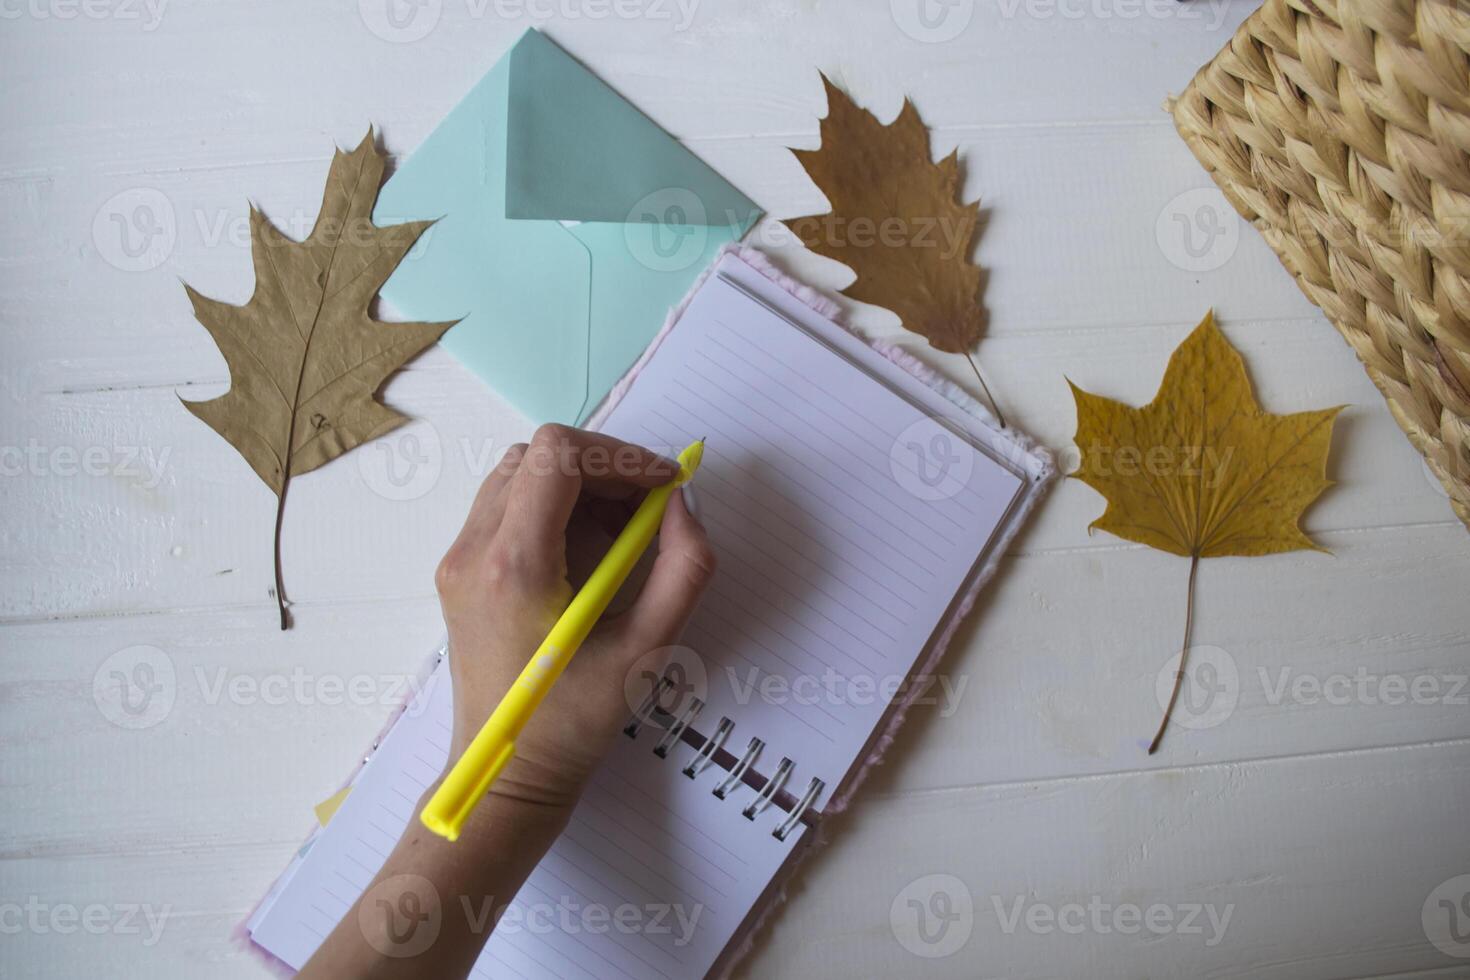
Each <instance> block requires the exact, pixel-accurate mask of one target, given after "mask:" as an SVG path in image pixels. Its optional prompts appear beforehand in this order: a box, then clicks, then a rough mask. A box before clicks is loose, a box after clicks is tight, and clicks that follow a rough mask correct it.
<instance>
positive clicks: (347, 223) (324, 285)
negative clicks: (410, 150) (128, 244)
mask: <svg viewBox="0 0 1470 980" xmlns="http://www.w3.org/2000/svg"><path fill="white" fill-rule="evenodd" d="M383 165H384V156H383V154H381V153H379V152H378V150H377V147H376V145H375V144H374V138H373V131H372V130H371V129H369V130H368V133H367V135H366V136H364V137H363V140H362V142H361V143H359V144H358V146H357V148H356V149H355V150H353V151H352V152H351V153H343V152H342V151H341V150H336V151H334V153H333V156H332V165H331V169H330V170H329V171H328V172H327V186H326V191H325V193H324V194H323V196H322V206H321V210H320V212H319V213H318V214H317V220H316V224H315V225H314V226H313V227H312V230H311V234H310V235H309V236H307V238H306V240H305V241H302V242H296V241H293V240H291V239H289V238H287V237H286V236H285V235H283V234H281V233H280V232H279V231H278V230H276V228H275V227H274V226H272V225H271V223H270V222H269V221H268V220H267V219H266V217H265V215H264V214H262V213H261V212H260V211H259V210H258V209H257V208H255V207H254V205H252V206H251V208H250V240H251V256H252V258H253V260H254V266H255V292H254V294H253V295H252V296H251V297H250V300H249V302H247V303H246V304H245V305H243V306H232V305H230V304H228V303H221V302H219V301H218V300H213V299H210V298H208V297H206V296H203V295H200V294H199V293H198V292H196V291H195V290H194V289H192V288H191V287H189V286H188V285H187V284H185V286H184V289H185V290H186V291H187V292H188V294H189V300H190V302H192V303H193V304H194V315H195V317H197V318H198V320H199V322H200V323H202V324H203V325H204V327H205V329H207V330H208V331H209V335H210V336H211V337H213V338H214V342H215V344H216V345H217V346H218V347H219V351H220V353H221V354H223V355H224V358H225V362H226V363H227V364H228V365H229V368H230V390H229V391H227V392H225V393H224V394H223V395H221V396H219V397H218V398H214V399H211V400H209V401H202V402H184V403H183V404H184V407H185V408H187V409H188V410H189V411H190V412H192V413H193V414H194V415H195V416H197V417H198V418H199V419H201V420H202V421H203V422H205V423H206V424H207V425H208V426H209V427H210V428H212V429H214V431H215V432H217V433H219V434H220V436H222V437H223V438H224V439H225V441H227V442H228V443H229V444H230V445H232V446H234V447H235V449H236V450H238V451H239V453H240V455H241V456H243V457H245V461H246V462H248V463H249V464H250V466H251V468H252V469H254V470H255V473H256V475H257V476H259V477H260V478H261V480H263V481H264V482H265V485H266V486H268V487H270V488H271V490H273V491H274V492H275V494H276V497H277V506H276V530H275V573H276V603H277V605H278V606H279V608H280V613H281V629H286V627H287V625H288V619H287V616H286V600H285V595H284V589H283V587H282V581H281V578H282V576H281V519H282V516H283V515H284V513H285V507H286V489H287V487H288V486H289V484H290V481H291V478H292V477H293V476H300V475H301V474H302V473H307V472H310V471H311V470H314V469H316V468H317V467H319V466H321V465H322V464H324V463H327V462H329V461H331V460H333V459H335V458H337V457H338V456H340V455H342V454H343V453H345V452H347V451H348V450H350V449H352V448H353V447H354V446H358V445H361V444H362V443H364V442H367V441H368V440H371V439H375V438H377V437H378V436H380V435H382V434H383V433H385V432H388V431H390V430H392V429H394V428H397V427H398V426H400V425H402V424H403V423H404V422H406V421H408V419H407V417H406V416H404V415H402V414H400V413H398V412H396V411H394V410H393V409H391V408H388V407H387V406H386V405H384V404H383V403H382V402H380V401H378V400H377V397H376V392H377V390H378V388H379V387H380V386H381V385H382V383H383V381H384V380H386V379H387V377H388V375H390V374H392V373H393V372H394V371H396V370H397V369H398V368H400V367H402V366H403V364H404V362H406V361H407V360H408V359H409V358H411V357H413V356H414V355H416V354H418V353H419V352H421V351H422V350H424V348H426V347H428V346H429V345H430V344H432V343H434V342H435V341H436V340H438V339H439V337H440V336H441V335H443V333H444V332H445V331H446V330H448V329H449V328H450V327H451V326H453V325H454V324H453V323H384V322H381V321H378V320H374V319H373V318H372V316H371V315H370V314H369V312H368V308H369V304H370V303H371V302H372V299H373V297H374V296H376V295H377V293H378V289H379V288H380V287H381V286H382V284H383V282H384V281H385V280H386V279H387V278H388V276H389V275H390V274H391V273H392V272H393V270H394V269H395V268H396V267H397V266H398V263H399V261H400V260H402V258H403V256H404V255H405V254H406V253H407V252H408V250H409V249H410V248H411V247H413V243H414V242H415V241H416V240H417V239H418V237H419V235H420V234H422V233H423V231H424V229H425V228H427V227H428V226H429V225H430V224H431V223H432V222H428V221H415V222H409V223H407V224H401V225H392V226H389V227H386V228H379V227H377V226H376V225H374V224H373V220H372V212H373V205H374V203H375V202H376V201H377V199H378V186H379V184H380V183H381V182H382V179H383ZM181 400H182V399H181Z"/></svg>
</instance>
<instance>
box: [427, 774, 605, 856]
mask: <svg viewBox="0 0 1470 980" xmlns="http://www.w3.org/2000/svg"><path fill="white" fill-rule="evenodd" d="M440 782H442V777H441V779H440V780H439V781H436V782H435V783H434V784H432V785H431V786H430V787H429V788H428V790H427V791H426V792H425V793H424V795H423V797H422V798H421V799H420V800H419V806H418V810H417V811H415V812H416V813H418V812H422V810H423V807H424V804H426V803H427V802H428V801H429V798H430V797H431V796H433V794H434V792H435V790H437V789H438V788H439V783H440ZM517 786H518V784H517V783H516V782H510V783H506V782H505V781H504V780H501V779H497V780H496V782H495V785H494V786H492V787H491V788H490V790H489V791H488V792H487V793H486V794H485V795H484V797H483V798H481V800H480V802H479V804H477V805H476V806H475V808H474V810H473V811H472V812H471V813H470V815H469V816H468V817H466V818H465V821H464V825H463V826H462V827H461V828H460V836H459V840H458V841H456V842H455V846H456V847H457V848H469V849H473V850H475V851H479V852H484V853H487V854H504V853H507V849H513V850H519V849H522V848H536V849H539V850H545V849H546V848H549V847H550V846H551V844H552V842H553V841H555V840H556V838H557V837H558V836H560V835H561V832H562V831H563V830H565V829H566V826H567V823H568V821H570V820H571V816H572V810H573V808H574V807H575V806H576V799H575V798H570V799H567V800H557V799H548V798H544V794H541V795H538V794H524V793H520V792H518V791H517ZM415 822H418V821H417V817H416V818H415ZM420 826H422V824H420ZM424 831H425V833H429V831H428V830H427V828H424Z"/></svg>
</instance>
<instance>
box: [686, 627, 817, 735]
mask: <svg viewBox="0 0 1470 980" xmlns="http://www.w3.org/2000/svg"><path fill="white" fill-rule="evenodd" d="M689 625H690V626H691V627H693V628H694V629H696V630H698V631H699V632H701V633H703V634H704V635H705V636H708V637H710V638H711V639H712V640H714V641H715V643H716V644H718V645H719V646H721V647H722V648H723V649H725V650H727V651H729V652H730V653H733V654H735V655H736V656H738V657H740V658H741V659H742V660H745V661H746V662H747V663H750V658H748V657H746V656H745V655H744V654H742V653H741V652H740V648H739V647H736V646H733V645H731V644H730V643H728V642H726V641H724V640H721V639H720V638H719V637H718V636H717V635H716V634H715V633H713V632H711V631H710V629H709V627H707V626H705V625H704V624H702V623H699V622H697V621H695V622H691V623H690V624H689ZM750 666H751V669H752V670H754V671H755V672H756V674H757V675H759V674H761V673H764V674H765V675H766V676H767V677H777V678H781V679H783V680H785V681H786V682H787V686H788V687H789V686H790V682H791V680H792V679H791V678H788V677H786V676H785V675H784V674H777V673H775V672H774V671H770V670H765V669H764V668H762V667H761V666H760V665H759V664H756V663H751V664H750ZM799 676H809V675H799ZM833 676H834V677H836V676H840V675H838V674H837V673H836V671H834V672H833ZM758 683H759V681H757V684H758ZM754 686H755V685H752V687H754ZM736 700H737V701H738V700H739V699H738V698H737V699H736ZM768 703H770V704H771V705H772V707H775V708H779V709H780V710H782V711H784V712H785V713H786V714H788V715H790V716H791V717H792V719H794V720H795V721H797V722H799V723H800V724H802V725H805V726H806V727H807V728H810V729H811V730H812V732H813V733H814V734H817V735H820V736H822V737H823V738H825V739H826V740H827V741H829V742H832V743H834V744H835V743H836V741H837V740H836V739H834V738H833V737H832V736H831V735H830V734H828V733H827V732H824V731H822V729H820V728H818V727H817V726H816V725H813V724H812V723H811V720H810V719H808V718H806V717H805V716H804V715H802V714H801V713H800V712H798V711H795V710H793V709H792V708H791V707H790V706H789V705H787V704H785V703H784V702H781V701H775V702H768ZM803 707H811V708H815V709H816V710H817V711H819V712H821V713H822V715H823V716H825V717H827V718H830V719H831V720H832V721H833V722H835V723H836V724H837V727H838V728H839V729H841V728H843V727H845V726H844V725H843V722H842V719H841V718H838V717H837V716H836V715H834V714H832V713H831V712H830V711H828V710H827V709H826V708H825V707H823V706H822V705H821V704H819V703H814V704H810V705H803Z"/></svg>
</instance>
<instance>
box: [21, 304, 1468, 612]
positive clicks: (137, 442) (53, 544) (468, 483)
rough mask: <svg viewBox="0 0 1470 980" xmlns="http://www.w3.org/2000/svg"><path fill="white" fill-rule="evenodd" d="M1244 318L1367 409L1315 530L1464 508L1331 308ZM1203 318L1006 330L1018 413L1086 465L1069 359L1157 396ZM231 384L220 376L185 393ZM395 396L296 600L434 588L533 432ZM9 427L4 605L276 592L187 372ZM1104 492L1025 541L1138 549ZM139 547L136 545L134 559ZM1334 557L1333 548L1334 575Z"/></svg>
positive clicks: (471, 394)
mask: <svg viewBox="0 0 1470 980" xmlns="http://www.w3.org/2000/svg"><path fill="white" fill-rule="evenodd" d="M1227 329H1228V330H1229V333H1230V335H1231V337H1232V338H1233V339H1234V340H1235V342H1236V343H1237V344H1238V345H1239V346H1240V347H1241V349H1242V351H1243V352H1244V354H1245V356H1246V358H1247V361H1248V362H1249V363H1250V364H1251V365H1252V367H1253V369H1254V374H1255V377H1256V379H1257V381H1258V383H1259V388H1260V390H1261V396H1262V399H1263V401H1264V403H1265V404H1266V405H1268V406H1269V407H1271V408H1273V409H1276V410H1280V411H1296V410H1301V409H1306V408H1309V407H1315V406H1325V405H1333V404H1344V403H1346V404H1350V405H1352V406H1353V407H1352V408H1351V409H1349V410H1348V411H1347V412H1346V413H1345V414H1344V417H1343V418H1342V420H1341V421H1340V422H1339V425H1340V426H1341V427H1342V432H1341V433H1340V434H1339V436H1338V438H1337V440H1336V444H1335V456H1334V460H1333V473H1332V475H1333V477H1334V478H1335V479H1337V480H1339V481H1340V485H1339V486H1338V487H1336V488H1334V489H1333V490H1331V491H1329V492H1328V494H1327V495H1326V497H1325V498H1324V499H1323V501H1322V502H1321V504H1320V505H1318V506H1317V507H1316V508H1314V509H1313V510H1312V511H1310V512H1309V515H1308V527H1309V528H1311V529H1313V530H1317V531H1328V530H1349V529H1355V528H1363V527H1372V526H1377V525H1383V524H1392V525H1404V524H1421V523H1436V524H1443V523H1444V522H1447V521H1450V520H1452V517H1451V513H1450V510H1449V506H1448V501H1447V500H1446V498H1445V497H1444V495H1443V491H1442V490H1441V489H1440V488H1439V485H1438V484H1437V483H1436V482H1435V481H1433V480H1432V479H1431V478H1430V477H1429V475H1428V474H1427V472H1426V470H1425V469H1424V466H1423V463H1422V461H1421V460H1420V458H1419V456H1418V454H1417V453H1416V452H1415V451H1414V450H1413V449H1412V448H1411V447H1410V446H1409V445H1408V443H1407V442H1406V441H1405V440H1404V438H1403V435H1402V433H1401V432H1400V431H1399V429H1398V427H1397V426H1396V425H1395V424H1394V423H1393V421H1392V419H1391V418H1390V417H1389V415H1388V412H1387V409H1386V408H1385V407H1384V405H1383V403H1382V400H1381V399H1380V398H1379V396H1378V394H1377V392H1376V391H1375V390H1374V389H1373V388H1372V386H1371V384H1370V383H1369V382H1368V381H1367V379H1366V377H1365V376H1364V375H1363V374H1362V373H1361V372H1360V371H1359V370H1358V368H1357V367H1356V364H1355V362H1354V361H1353V358H1352V355H1351V352H1350V351H1348V349H1347V348H1346V346H1345V345H1342V344H1341V342H1340V341H1339V340H1338V338H1337V337H1336V336H1335V335H1334V334H1333V333H1332V331H1331V330H1330V329H1329V328H1327V327H1326V325H1325V324H1322V323H1316V324H1305V325H1298V324H1280V323H1267V324H1246V325H1243V326H1237V325H1234V324H1230V325H1227ZM1188 330H1189V325H1188V324H1170V325H1168V326H1159V327H1152V328H1137V329H1133V330H1122V329H1118V330H1108V331H1102V332H1099V331H1066V332H1057V333H1041V334H1019V335H1014V336H1011V337H1007V338H1002V339H998V340H996V341H993V342H991V343H990V344H989V345H987V346H986V348H985V350H984V356H985V358H986V364H987V367H988V368H989V369H990V370H991V372H992V374H993V375H994V378H995V388H996V390H998V391H1000V392H1002V393H1003V397H1004V398H1005V399H1006V407H1007V411H1008V412H1009V413H1010V415H1011V416H1012V417H1014V418H1017V419H1020V420H1021V422H1020V424H1021V425H1022V426H1023V427H1024V428H1026V429H1028V430H1029V431H1031V432H1032V433H1034V434H1035V435H1036V436H1037V437H1038V438H1040V439H1041V441H1042V442H1043V443H1044V444H1049V445H1052V446H1056V447H1059V448H1060V449H1063V450H1065V451H1064V452H1063V454H1062V456H1061V461H1062V465H1063V466H1070V465H1071V464H1072V463H1074V462H1075V459H1076V456H1075V451H1074V450H1072V449H1071V437H1072V434H1073V430H1074V427H1075V416H1074V409H1073V406H1072V398H1071V395H1070V393H1069V391H1068V390H1067V387H1066V376H1067V375H1068V374H1069V375H1070V376H1071V377H1072V378H1073V380H1075V381H1076V382H1077V383H1078V384H1081V385H1083V386H1084V387H1088V388H1090V389H1093V390H1096V391H1098V392H1100V393H1102V394H1106V395H1110V396H1112V397H1118V398H1124V399H1127V400H1128V401H1130V402H1132V403H1134V404H1141V403H1143V402H1145V401H1147V400H1148V399H1149V398H1151V397H1152V394H1153V391H1154V389H1155V387H1156V385H1157V383H1158V379H1159V377H1160V376H1161V375H1162V371H1163V365H1164V363H1165V361H1166V360H1167V358H1168V354H1169V351H1170V350H1171V349H1172V348H1173V346H1174V345H1175V344H1177V343H1178V341H1179V340H1180V339H1182V338H1183V336H1184V335H1185V334H1186V333H1187V332H1188ZM199 332H200V333H201V334H202V333H203V331H202V330H200V331H199ZM207 342H208V341H207V340H205V341H203V343H207ZM921 353H922V352H921ZM212 356H217V355H212ZM956 360H958V359H957V358H950V359H949V362H950V365H953V362H954V361H956ZM950 370H951V371H953V370H955V368H954V367H953V366H951V367H950ZM1064 372H1066V373H1065V374H1064ZM222 390H223V385H222V384H219V383H215V384H213V385H195V386H189V387H188V388H185V389H182V390H181V392H180V394H182V395H183V396H184V397H188V398H191V399H194V398H205V397H210V396H211V395H213V394H215V393H217V392H219V391H222ZM386 395H387V399H388V401H389V402H390V403H391V404H394V405H395V406H398V407H399V408H401V409H402V410H404V411H405V412H407V413H408V414H409V415H410V416H412V417H413V418H415V419H417V420H418V421H416V422H415V423H414V424H413V425H412V426H411V427H409V428H407V429H404V430H400V432H399V433H398V434H395V435H392V436H389V437H388V438H386V439H385V440H382V441H380V442H379V443H376V444H373V445H369V446H366V447H362V448H360V449H359V450H357V451H355V452H354V453H352V454H350V455H349V456H347V457H344V458H343V459H340V460H338V461H336V462H333V463H331V464H329V465H328V466H326V467H324V468H323V469H321V470H318V471H316V472H314V473H311V474H308V475H307V476H305V477H304V478H302V479H300V480H297V481H295V482H293V485H292V489H291V493H290V498H289V503H288V506H287V514H286V531H285V538H284V552H285V568H286V582H287V595H288V596H290V597H292V598H293V599H295V600H301V601H327V600H335V599H353V598H362V597H366V596H386V595H401V594H404V593H405V590H406V591H407V593H408V594H416V595H426V594H428V592H429V589H430V577H431V575H432V571H433V568H434V565H435V563H437V561H438V559H439V557H440V555H442V554H443V552H444V549H445V548H446V547H447V546H448V544H449V542H450V541H451V540H452V539H453V536H454V534H455V533H456V532H457V531H458V529H459V526H460V524H461V523H462V521H463V517H464V514H465V512H466V510H467V508H468V506H469V501H470V500H471V499H472V497H473V494H474V491H475V488H476V487H478V485H479V483H480V481H481V479H482V478H483V477H484V475H485V474H486V473H488V472H489V468H490V467H491V466H493V464H494V462H495V460H497V459H498V458H499V454H500V453H502V452H503V451H504V450H505V449H506V448H507V447H508V446H509V445H511V444H512V443H513V442H515V441H517V440H522V439H525V438H526V437H527V436H528V435H529V433H530V431H531V426H530V425H529V423H527V422H525V421H524V420H522V419H520V418H519V417H518V416H516V415H515V413H514V412H512V411H510V410H509V409H508V408H507V406H505V404H504V403H503V402H500V401H499V399H497V398H496V397H495V396H494V394H493V393H492V392H490V390H489V389H488V388H486V387H485V386H484V385H482V384H480V383H479V382H478V381H477V380H476V379H474V378H473V377H471V376H470V375H468V374H467V373H466V372H464V371H463V370H462V369H461V368H459V367H458V365H456V364H454V363H453V362H452V361H451V360H450V359H449V358H448V357H447V356H446V355H443V354H442V353H435V354H433V355H431V356H430V357H428V358H426V359H425V361H424V362H423V364H422V366H421V367H420V368H416V369H414V370H410V371H407V372H404V373H403V374H401V375H399V376H398V377H397V378H396V379H395V380H393V381H392V382H390V384H389V386H388V388H387V392H386ZM0 446H3V447H7V448H4V449H3V450H0V452H3V454H4V455H3V457H0V463H3V464H4V465H5V466H6V467H7V470H6V472H7V473H8V474H9V478H8V479H6V480H4V481H0V486H3V492H4V493H5V495H6V498H5V499H6V505H7V509H8V511H9V513H11V514H13V515H15V517H14V524H13V526H12V527H11V529H10V531H9V534H10V540H9V544H8V547H7V550H6V554H5V556H4V558H3V559H0V563H3V564H0V581H3V582H4V583H5V584H6V588H5V590H4V594H3V599H0V615H3V616H4V617H6V618H12V619H13V618H16V617H22V618H35V617H46V616H57V615H68V614H88V615H95V614H109V613H122V612H141V611H145V610H150V609H168V608H189V607H199V606H217V605H224V604H238V603H255V602H259V601H261V600H263V599H264V598H266V595H267V591H268V590H269V589H270V588H271V587H272V586H273V574H272V570H271V542H270V534H271V528H272V524H273V521H274V516H275V498H274V496H272V495H271V493H270V492H269V491H268V490H267V489H266V488H265V486H264V485H263V484H261V483H260V482H259V481H258V480H257V479H256V478H255V477H254V475H253V474H252V473H251V472H250V471H249V469H248V468H247V467H246V466H245V464H244V462H243V461H242V460H241V459H240V458H239V457H238V455H237V454H236V453H235V451H234V450H233V449H232V448H231V447H230V446H229V445H228V444H227V443H225V442H224V441H223V440H221V439H219V438H218V437H217V436H215V434H214V433H213V432H212V431H210V430H209V429H207V428H206V427H205V426H203V425H202V424H200V423H199V422H198V421H197V420H196V419H194V418H193V417H192V416H190V415H189V414H188V413H187V412H185V411H184V410H183V409H182V408H181V407H180V406H179V405H178V403H177V396H176V394H175V392H174V391H172V390H170V389H169V388H165V387H148V388H140V389H130V390H112V391H86V392H78V393H65V392H63V393H41V394H38V395H37V396H36V397H34V398H32V399H31V400H29V401H28V402H26V403H25V404H24V405H23V406H22V407H21V408H20V410H19V411H17V412H13V413H10V414H8V415H6V416H5V417H3V418H0ZM89 454H90V455H89ZM1102 507H1103V503H1102V499H1101V498H1100V497H1099V496H1098V495H1097V494H1096V493H1094V492H1093V491H1092V490H1090V489H1088V488H1086V487H1084V486H1082V485H1080V484H1078V483H1076V482H1075V481H1065V482H1063V483H1062V484H1061V485H1060V486H1059V487H1058V488H1057V489H1056V490H1055V491H1054V495H1053V496H1052V497H1051V499H1049V500H1048V501H1046V502H1045V504H1044V505H1043V506H1042V508H1041V510H1040V512H1039V514H1038V515H1036V518H1035V520H1034V522H1033V526H1032V527H1031V528H1030V529H1029V530H1028V531H1027V533H1026V534H1024V535H1023V536H1022V538H1021V539H1020V540H1019V542H1018V544H1017V546H1016V549H1015V550H1017V551H1019V552H1022V553H1038V552H1046V551H1051V550H1055V549H1086V548H1111V547H1115V546H1118V545H1119V544H1120V542H1119V541H1118V539H1115V538H1112V537H1109V536H1106V535H1097V536H1092V537H1089V536H1088V534H1087V525H1088V523H1089V522H1091V521H1092V520H1093V519H1094V518H1095V517H1097V515H1098V514H1100V513H1101V512H1102ZM1447 530H1449V531H1451V532H1452V529H1447ZM1448 542H1449V545H1450V546H1454V547H1460V548H1461V549H1465V548H1467V547H1470V540H1467V539H1466V538H1465V536H1464V535H1463V534H1459V535H1456V534H1454V533H1448ZM119 555H129V556H132V557H131V558H130V560H129V561H127V562H126V563H123V562H119V560H118V557H117V556H119ZM1332 567H1333V566H1332V564H1331V563H1330V562H1321V563H1320V572H1321V574H1322V575H1323V576H1327V575H1330V574H1331V573H1332ZM1162 575H1163V577H1161V578H1160V579H1159V580H1158V581H1159V587H1160V588H1162V589H1166V590H1168V589H1172V588H1173V586H1174V584H1175V582H1174V579H1173V578H1172V577H1169V576H1168V574H1167V572H1164V573H1162ZM1324 581H1326V579H1324ZM1170 621H1172V619H1171V620H1170Z"/></svg>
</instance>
